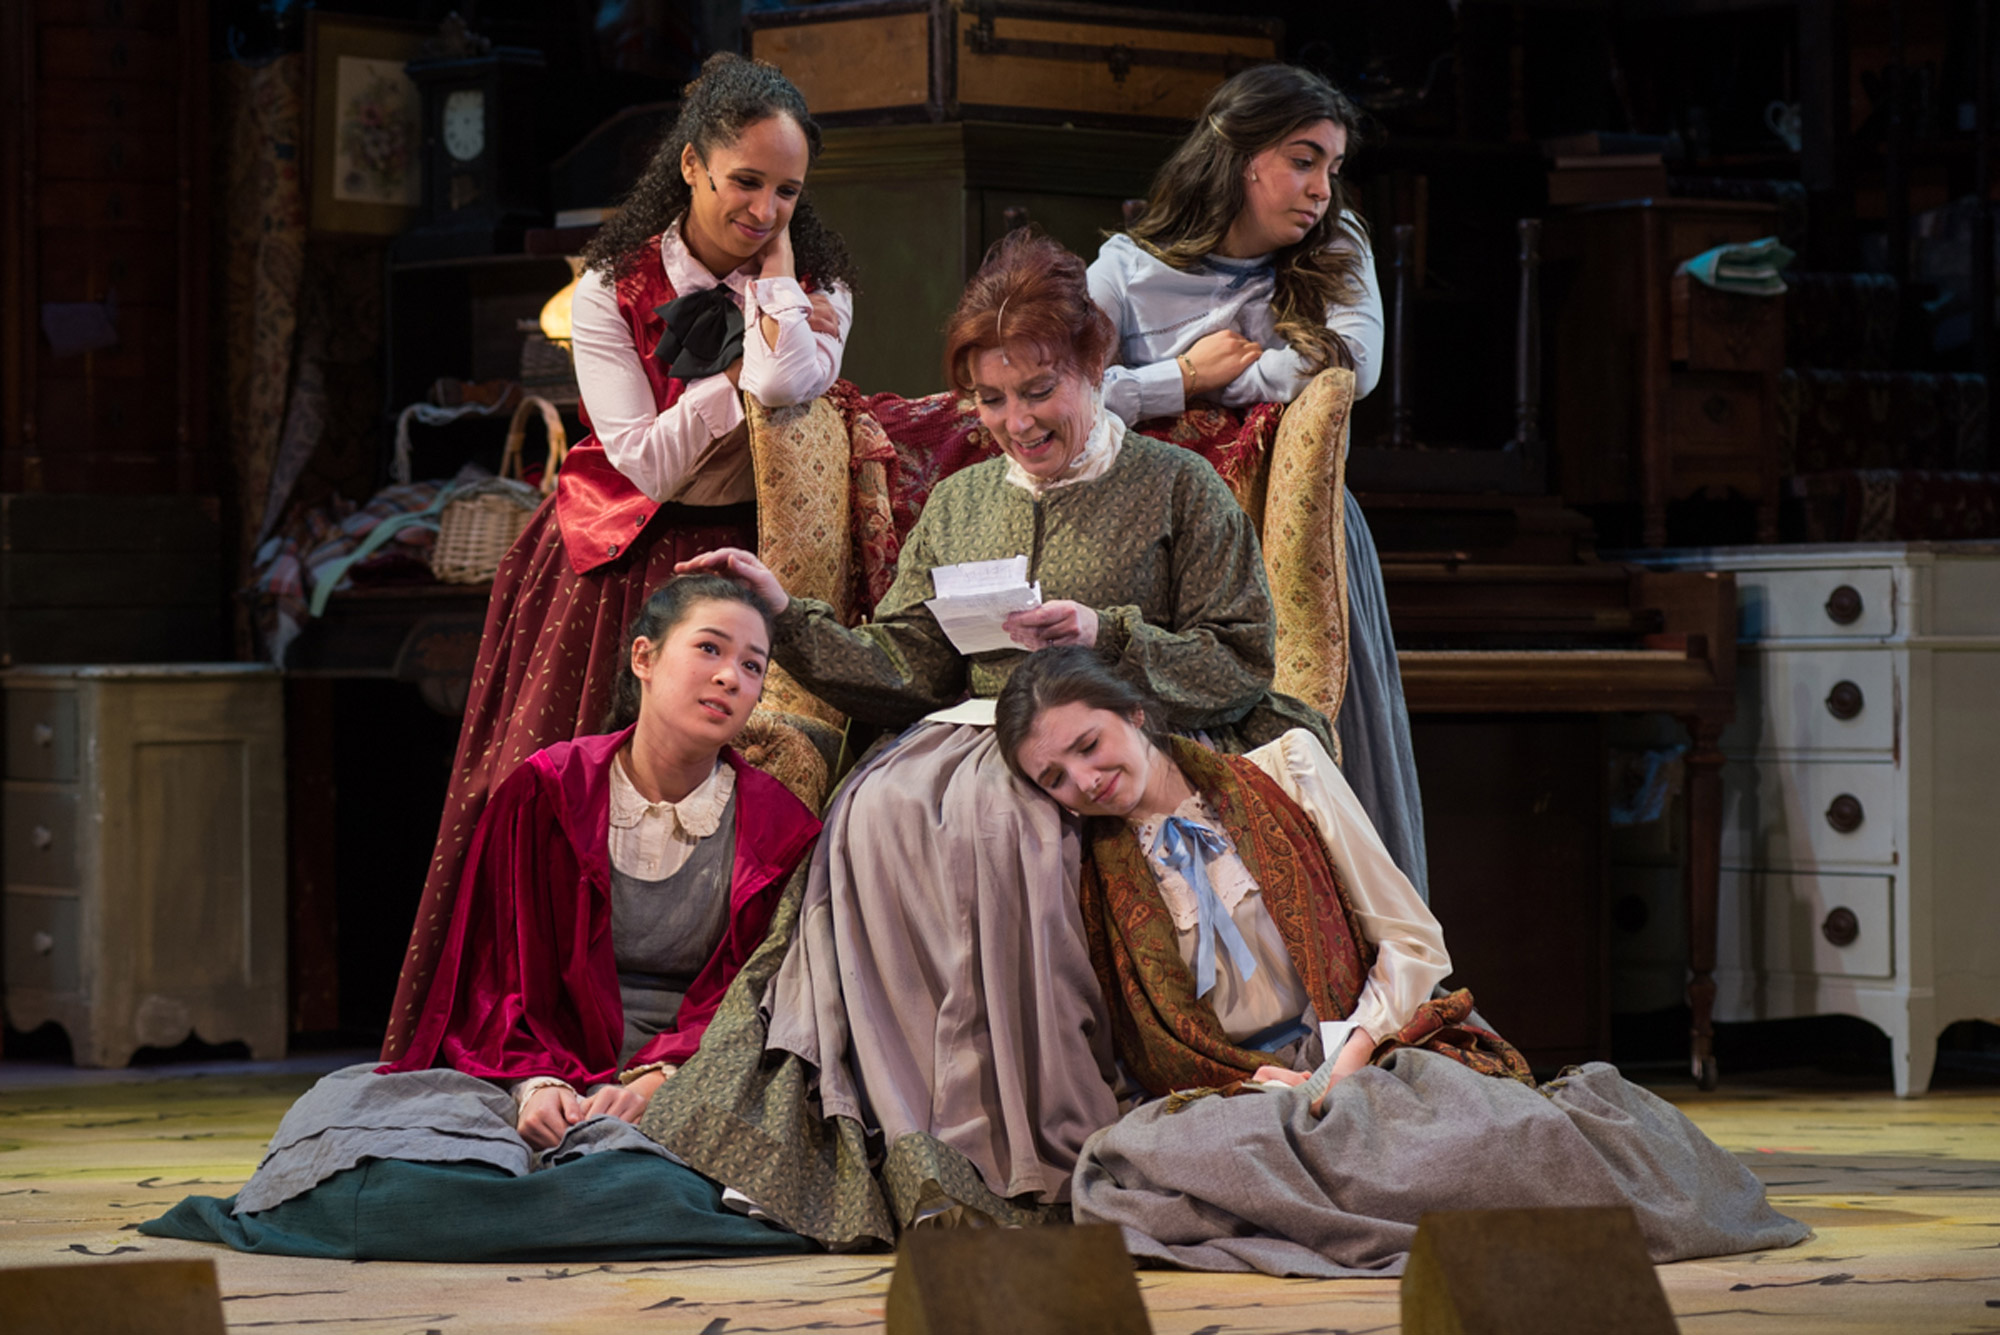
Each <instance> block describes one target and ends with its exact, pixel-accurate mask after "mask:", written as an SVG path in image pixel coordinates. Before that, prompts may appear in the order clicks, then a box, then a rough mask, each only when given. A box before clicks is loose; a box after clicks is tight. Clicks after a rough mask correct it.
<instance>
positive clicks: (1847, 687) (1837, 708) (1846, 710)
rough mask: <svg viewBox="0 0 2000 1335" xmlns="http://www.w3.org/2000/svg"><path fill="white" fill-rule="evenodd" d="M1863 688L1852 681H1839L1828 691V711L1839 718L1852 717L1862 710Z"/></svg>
mask: <svg viewBox="0 0 2000 1335" xmlns="http://www.w3.org/2000/svg"><path fill="white" fill-rule="evenodd" d="M1861 705H1862V699H1861V688H1860V687H1859V686H1856V685H1855V684H1854V683H1853V682H1851V681H1837V682H1835V683H1834V684H1833V689H1832V690H1830V691H1828V692H1827V693H1826V712H1827V713H1829V714H1831V715H1833V716H1834V717H1835V718H1837V719H1851V718H1853V717H1855V716H1856V715H1857V714H1859V713H1860V712H1861Z"/></svg>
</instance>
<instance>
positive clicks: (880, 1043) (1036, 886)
mask: <svg viewBox="0 0 2000 1335" xmlns="http://www.w3.org/2000/svg"><path fill="white" fill-rule="evenodd" d="M1112 339H1113V333H1112V329H1111V326H1110V323H1109V321H1108V320H1107V319H1106V318H1105V316H1104V313H1103V312H1102V311H1100V310H1099V309H1098V308H1097V307H1096V306H1095V305H1093V304H1092V302H1091V300H1090V294H1089V290H1088V288H1087V286H1086V283H1085V279H1084V266H1083V262H1082V261H1081V260H1079V259H1078V258H1077V257H1076V256H1074V255H1072V254H1070V253H1069V252H1068V251H1066V250H1064V249H1063V248H1062V247H1061V246H1060V245H1058V244H1056V243H1055V242H1053V241H1051V240H1048V239H1046V238H1041V237H1033V236H1029V235H1027V234H1025V233H1016V234H1014V235H1013V236H1011V237H1009V238H1008V239H1006V240H1005V241H1002V242H1001V243H1000V244H999V245H998V246H997V247H996V248H995V250H994V252H993V253H992V254H991V255H990V256H989V257H988V258H987V261H986V263H985V265H984V266H983V267H982V268H981V269H980V271H979V273H978V274H977V275H975V276H974V278H973V279H972V282H971V284H970V285H969V286H968V287H967V289H966V291H965V294H964V296H963V297H962V298H961V300H960V302H959V305H958V309H957V312H956V313H955V314H954V315H953V317H952V319H951V322H950V325H949V326H948V328H947V331H946V343H945V367H946V373H947V375H948V377H949V379H950V382H951V384H953V385H954V386H956V387H957V388H958V389H959V390H961V391H963V392H964V393H965V394H967V395H969V396H970V397H972V398H973V399H974V401H975V402H976V403H977V406H978V413H979V417H980V421H981V424H982V425H983V426H984V427H985V429H986V430H987V431H988V432H990V433H991V434H992V437H993V439H994V441H995V443H996V444H997V445H998V446H999V448H1000V451H1001V454H1002V456H1003V457H1001V458H998V459H992V460H988V461H987V462H984V463H981V464H977V465H975V466H973V467H971V468H968V469H965V470H964V471H962V472H959V473H956V474H954V475H952V476H951V477H949V478H947V479H945V480H944V481H943V482H941V483H939V484H938V487H937V490H936V491H935V492H934V493H932V495H931V497H930V500H929V501H928V503H927V504H926V505H925V507H924V511H923V514H922V516H921V517H920V518H919V520H918V522H917V525H916V527H915V528H914V529H913V530H912V531H911V534H910V537H909V540H908V542H907V543H906V544H905V545H904V547H903V550H902V554H901V559H900V562H899V565H898V569H897V575H896V580H895V583H894V584H893V585H892V586H891V588H890V589H889V592H888V593H887V595H886V596H885V597H884V598H883V599H882V600H881V602H880V604H879V605H878V607H877V608H876V611H875V616H874V618H873V620H872V621H871V622H870V623H869V624H867V625H864V626H859V627H855V628H852V629H850V628H848V627H845V626H843V625H841V624H840V622H839V621H838V620H837V619H836V618H835V617H834V615H833V613H832V612H831V611H830V609H828V608H826V607H825V606H823V605H821V604H818V603H815V602H813V601H812V600H810V599H805V598H791V597H789V596H788V595H787V594H786V592H785V590H784V589H783V588H782V587H781V586H780V585H779V583H778V581H777V579H776V578H775V577H774V576H773V575H772V574H771V572H770V571H769V570H768V569H766V568H765V567H764V566H763V565H762V564H761V563H759V562H758V561H757V559H756V558H755V557H754V556H752V555H750V554H749V553H748V552H744V551H718V552H712V553H709V554H707V555H705V556H703V557H700V558H697V559H696V560H694V561H691V562H689V563H687V564H686V565H685V566H684V567H683V568H684V569H711V570H716V571H720V572H725V573H729V574H733V575H735V576H737V577H738V578H742V579H745V580H747V581H748V582H749V583H750V584H751V586H752V587H753V588H755V589H756V590H757V592H758V593H760V594H762V595H763V596H764V597H765V598H766V599H767V600H768V601H769V602H770V603H771V606H772V608H773V609H774V610H775V611H777V613H778V617H777V620H776V622H775V623H774V636H775V638H774V640H773V644H772V654H773V656H774V658H775V659H776V660H777V661H778V662H779V663H781V664H782V665H783V666H784V667H785V668H786V670H787V671H789V672H791V673H792V674H793V675H794V676H795V677H797V678H798V679H799V680H800V681H801V682H802V683H804V684H805V685H806V686H807V687H808V688H809V689H811V690H812V691H814V692H816V693H817V694H819V695H820V696H821V697H823V698H824V699H826V700H827V701H829V702H830V703H832V704H833V705H835V706H836V707H838V708H840V709H842V710H845V711H846V712H847V713H848V714H850V715H852V716H853V717H855V718H858V719H862V720H865V721H868V722H873V723H879V724H885V725H888V726H891V727H900V728H907V731H905V732H903V733H902V735H901V736H899V737H898V738H896V739H895V741H894V742H893V744H891V745H890V746H888V747H887V748H886V749H884V750H881V751H879V752H878V753H876V754H875V755H873V756H871V757H869V758H868V759H866V760H865V761H864V762H863V764H862V765H861V766H860V768H859V769H857V770H856V772H855V774H854V776H853V777H852V778H851V779H850V781H849V782H848V784H847V785H846V787H845V788H844V789H843V790H842V792H841V794H840V795H839V796H837V797H836V798H835V800H834V802H833V804H832V806H831V808H830V809H829V811H828V813H827V817H826V821H827V823H826V838H825V840H824V841H823V843H822V846H821V847H822V852H821V853H820V854H819V855H817V856H816V857H815V859H814V862H813V866H812V874H811V879H810V881H809V884H808V887H807V890H806V897H805V901H804V905H803V909H802V916H801V920H800V921H801V928H800V931H799V934H798V936H797V938H796V939H795V941H794V942H793V945H792V950H791V954H790V956H789V957H788V959H787V960H786V962H785V965H784V968H783V969H782V971H781V972H780V973H779V974H778V975H777V980H776V984H777V985H776V993H775V1007H774V1011H773V1015H772V1019H771V1027H770V1033H769V1045H770V1046H771V1047H772V1048H778V1049H783V1050H785V1051H788V1052H791V1053H795V1054H797V1055H798V1056H800V1057H802V1058H804V1059H806V1060H807V1061H809V1062H811V1063H812V1064H814V1065H815V1066H816V1067H817V1068H818V1074H819V1092H820V1096H821V1101H822V1105H823V1108H824V1111H825V1112H826V1113H827V1114H829V1115H833V1116H846V1117H851V1118H853V1119H855V1120H856V1121H859V1122H862V1123H863V1124H865V1125H866V1126H867V1127H868V1128H869V1129H870V1130H871V1131H879V1132H880V1133H881V1135H882V1136H883V1141H884V1143H885V1144H886V1145H887V1147H888V1152H889V1161H888V1164H887V1165H886V1167H885V1169H884V1172H883V1177H884V1180H885V1181H886V1182H887V1183H888V1184H889V1187H890V1195H891V1198H892V1199H891V1202H890V1203H891V1206H892V1207H893V1209H894V1212H895V1213H896V1214H897V1216H898V1220H897V1222H898V1223H900V1224H902V1225H908V1224H909V1223H911V1222H913V1221H914V1220H916V1219H918V1218H922V1217H926V1216H928V1215H930V1214H934V1213H938V1212H942V1211H945V1210H950V1209H953V1208H957V1207H961V1206H971V1207H973V1208H976V1209H978V1210H980V1211H982V1212H984V1213H986V1214H988V1215H990V1216H994V1217H999V1218H1003V1219H1008V1218H1017V1217H1020V1216H1017V1215H1015V1214H1013V1213H1012V1209H1013V1207H1019V1206H1026V1207H1030V1208H1031V1209H1032V1207H1036V1206H1041V1205H1047V1204H1053V1203H1057V1202H1060V1201H1063V1200H1065V1199H1066V1198H1067V1195H1068V1191H1069V1178H1070V1171H1071V1169H1072V1168H1073V1167H1074V1166H1075V1162H1076V1153H1077V1150H1078V1149H1079V1148H1080V1147H1081V1145H1082V1143H1083V1140H1084V1138H1085V1137H1086V1136H1088V1135H1089V1134H1090V1133H1091V1132H1092V1131H1095V1130H1096V1129H1097V1128H1098V1127H1100V1126H1104V1125H1106V1124H1108V1123H1109V1122H1110V1121H1111V1120H1112V1119H1113V1118H1115V1117H1116V1115H1117V1102H1116V1099H1115V1097H1114V1095H1113V1093H1112V1087H1111V1082H1112V1066H1111V1052H1110V1044H1109V1031H1108V1029H1107V1027H1106V1020H1105V1011H1104V1001H1103V997H1102V995H1101V993H1100V990H1099V988H1098V984H1097V979H1096V977H1095V975H1094V974H1093V973H1092V971H1091V965H1090V959H1089V955H1088V953H1087V951H1086V950H1085V947H1084V941H1083V936H1082V923H1081V920H1080V919H1079V917H1078V915H1077V909H1076V903H1075V898H1074V887H1075V884H1076V876H1077V842H1076V831H1075V828H1074V825H1073V824H1072V823H1069V822H1067V821H1066V820H1065V819H1064V817H1063V816H1062V813H1060V812H1059V811H1057V810H1056V809H1055V808H1054V807H1053V806H1052V805H1051V804H1049V803H1047V802H1043V801H1039V800H1036V799H1035V798H1034V797H1033V795H1032V793H1031V791H1030V790H1026V789H1023V788H1022V787H1021V786H1020V784H1019V781H1018V780H1016V779H1015V778H1014V777H1013V775H1012V774H1010V773H1009V772H1008V770H1007V766H1006V763H1005V762H1004V760H1003V759H1002V758H1001V756H1000V754H999V751H998V750H997V748H996V747H995V745H994V743H993V736H992V729H991V727H990V726H982V725H981V724H979V723H968V722H964V721H962V720H963V719H964V718H965V717H966V716H967V715H968V714H976V713H977V712H978V705H980V704H983V705H985V706H987V709H986V723H987V724H990V722H991V711H990V705H991V700H992V697H994V696H995V695H996V694H997V693H998V692H999V689H1000V686H1001V684H1002V683H1003V682H1004V681H1005V680H1006V678H1007V674H1008V673H1009V672H1010V671H1011V670H1012V669H1013V667H1014V665H1015V664H1016V663H1018V662H1020V661H1021V659H1022V658H1023V656H1024V652H1025V651H1027V650H1032V649H1037V648H1040V647H1042V646H1044V645H1050V644H1083V645H1089V646H1092V647H1094V648H1095V649H1096V650H1097V651H1098V652H1099V653H1101V654H1102V655H1104V656H1105V657H1106V658H1107V659H1108V660H1109V661H1110V662H1111V663H1112V664H1113V665H1114V667H1115V670H1116V671H1117V672H1118V673H1119V674H1120V675H1121V676H1124V677H1126V678H1127V679H1129V680H1131V681H1132V682H1133V683H1135V684H1136V685H1139V686H1141V687H1143V688H1144V689H1145V690H1146V691H1147V692H1148V693H1149V694H1151V695H1152V696H1154V697H1155V698H1157V699H1158V700H1159V701H1160V702H1161V705H1162V706H1163V708H1164V710H1165V714H1166V722H1167V726H1168V727H1170V728H1172V729H1174V730H1176V731H1179V732H1185V733H1190V734H1197V733H1198V734H1201V735H1203V736H1205V737H1206V738H1207V739H1208V740H1209V741H1210V742H1211V743H1213V744H1215V745H1218V746H1221V747H1223V748H1224V749H1227V750H1240V749H1243V748H1244V747H1245V746H1251V745H1257V744H1260V743H1263V742H1266V741H1270V740H1272V739H1273V738H1275V737H1277V736H1279V735H1280V734H1282V733H1283V732H1284V731H1286V730H1287V729H1288V728H1293V727H1301V726H1303V727H1306V728H1309V729H1311V730H1313V731H1314V733H1315V734H1316V735H1318V736H1319V737H1320V738H1321V739H1322V741H1328V740H1330V739H1329V738H1328V737H1327V725H1326V720H1324V719H1323V718H1321V717H1320V716H1319V715H1318V714H1317V713H1315V712H1314V711H1313V710H1312V709H1311V708H1309V707H1308V706H1306V705H1304V704H1301V703H1300V702H1298V701H1296V700H1292V699H1289V698H1287V697H1284V696H1279V695H1276V694H1274V693H1273V692H1272V690H1271V680H1272V670H1273V657H1274V642H1275V629H1274V621H1273V611H1272V604H1271V595H1270V590H1269V587H1268V585H1267V584H1266V583H1265V579H1264V568H1263V560H1262V556H1261V554H1260V552H1259V549H1258V545H1257V538H1256V535H1255V533H1254V532H1253V530H1252V529H1251V526H1250V522H1249V520H1248V519H1247V518H1246V517H1245V515H1244V513H1243V511H1242V509H1241V508H1240V507H1239V506H1238V505H1237V503H1236V501H1235V500H1234V499H1233V498H1232V497H1231V495H1230V493H1229V489H1228V488H1227V487H1226V486H1225V485H1224V484H1223V482H1222V479H1221V478H1220V477H1218V476H1217V475H1216V473H1215V470H1214V469H1213V468H1212V467H1211V466H1210V465H1209V464H1207V463H1206V462H1205V461H1203V460H1202V459H1201V458H1200V457H1199V456H1197V455H1195V454H1193V453H1191V452H1189V451H1186V450H1183V449H1180V448H1178V447H1176V446H1172V445H1166V444H1162V443H1160V442H1158V441H1154V440H1150V439H1147V438H1145V437H1143V436H1137V435H1132V434H1130V433H1128V432H1127V431H1126V430H1125V428H1124V425H1123V423H1121V422H1120V421H1119V420H1118V418H1117V417H1115V416H1114V415H1112V414H1110V413H1108V412H1106V411H1105V409H1104V406H1103V401H1102V396H1101V394H1100V392H1099V389H1098V383H1099V380H1100V378H1101V377H1102V375H1103V371H1104V365H1105V361H1106V359H1107V358H1108V356H1109V354H1110V352H1111V347H1112ZM1016 557H1019V558H1023V559H1024V560H1025V562H1026V566H1027V578H1028V580H1029V581H1038V582H1039V584H1040V588H1041V592H1042V595H1043V598H1044V601H1043V602H1042V603H1041V604H1040V605H1039V606H1037V607H1034V608H1032V609H1030V610H1027V611H1021V612H1016V613H1014V614H1013V615H1011V616H1010V617H1009V618H1008V619H1007V621H1006V623H1005V624H1006V629H1007V631H1008V632H1009V634H1010V635H1011V636H1012V638H1013V640H1014V641H1015V642H1016V644H1017V645H1018V646H1019V647H1018V648H1005V649H1000V650H996V651H991V652H984V653H973V654H969V655H967V654H961V653H960V652H958V650H956V649H955V648H954V647H953V646H952V643H951V641H950V640H949V639H948V638H947V637H946V635H945V634H944V632H943V631H942V630H941V629H940V628H939V625H938V622H937V620H936V618H935V617H934V616H933V615H932V613H931V611H930V610H929V609H928V608H926V607H925V605H924V604H925V600H926V599H928V598H931V597H932V596H933V595H934V593H935V592H936V587H935V582H934V580H933V574H932V572H933V571H934V570H936V569H937V568H939V567H942V566H951V565H958V564H961V563H966V562H976V561H992V560H1003V559H1010V558H1016ZM968 695H970V696H971V697H974V700H975V701H976V702H977V703H975V704H974V705H973V706H972V707H970V708H960V709H954V710H952V711H951V718H950V719H948V720H938V721H929V720H926V721H923V722H919V720H923V719H924V716H925V715H926V713H927V712H929V711H936V710H939V709H940V707H942V706H952V705H957V704H959V702H961V701H963V700H964V699H965V698H966V697H967V696H968ZM912 724H915V725H916V726H910V725H912ZM940 1146H942V1148H943V1149H944V1150H946V1151H954V1152H955V1154H951V1153H943V1154H941V1153H939V1147H940ZM964 1161H969V1163H970V1164H971V1166H972V1168H973V1169H975V1170H976V1174H974V1173H967V1172H966V1171H965V1169H964ZM981 1182H983V1185H984V1190H983V1191H982V1190H981V1189H980V1184H981ZM732 1185H734V1184H732ZM753 1194H754V1193H753ZM1010 1201H1011V1202H1012V1205H1011V1206H1010V1204H1009V1202H1010ZM761 1203H764V1204H766V1205H767V1206H769V1205H771V1204H773V1202H770V1201H763V1202H761ZM779 1217H780V1218H785V1217H786V1216H785V1215H784V1214H782V1213H781V1214H780V1215H779Z"/></svg>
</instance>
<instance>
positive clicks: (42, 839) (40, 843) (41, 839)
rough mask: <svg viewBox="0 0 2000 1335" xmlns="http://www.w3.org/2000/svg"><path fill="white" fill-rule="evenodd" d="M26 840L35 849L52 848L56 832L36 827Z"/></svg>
mask: <svg viewBox="0 0 2000 1335" xmlns="http://www.w3.org/2000/svg"><path fill="white" fill-rule="evenodd" d="M28 838H29V840H30V841H31V842H32V843H33V844H34V845H35V847H36V848H54V847H55V845H56V832H55V831H54V830H51V829H50V828H49V827H48V826H46V825H37V826H36V827H35V828H34V831H33V832H32V833H31V834H29V835H28Z"/></svg>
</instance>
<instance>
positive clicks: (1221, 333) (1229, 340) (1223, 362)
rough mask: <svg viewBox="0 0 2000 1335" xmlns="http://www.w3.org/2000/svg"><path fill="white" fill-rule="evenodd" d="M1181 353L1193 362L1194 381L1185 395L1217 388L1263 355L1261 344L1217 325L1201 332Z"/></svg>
mask: <svg viewBox="0 0 2000 1335" xmlns="http://www.w3.org/2000/svg"><path fill="white" fill-rule="evenodd" d="M1183 355H1184V356H1186V357H1187V359H1188V360H1189V361H1190V362H1193V363H1194V384H1192V385H1191V386H1189V387H1188V392H1187V397H1189V398H1193V397H1194V396H1195V395H1197V394H1206V393H1209V392H1210V391H1212V390H1218V389H1221V388H1222V387H1223V386H1224V385H1227V384H1228V383H1229V382H1230V381H1232V380H1234V379H1236V377H1237V376H1239V375H1242V374H1243V373H1244V372H1245V371H1247V370H1249V369H1250V367H1251V366H1252V365H1253V364H1255V362H1256V360H1257V359H1258V358H1259V357H1261V356H1263V355H1264V345H1263V344H1261V343H1253V342H1251V341H1250V340H1249V339H1247V338H1245V337H1243V335H1241V334H1239V333H1237V332H1236V331H1235V330H1234V329H1218V330H1216V331H1215V332H1214V333H1212V334H1204V335H1203V336H1202V337H1200V338H1198V339H1196V340H1195V342H1194V346H1193V347H1191V348H1189V349H1188V350H1187V352H1186V353H1185V354H1183Z"/></svg>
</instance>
